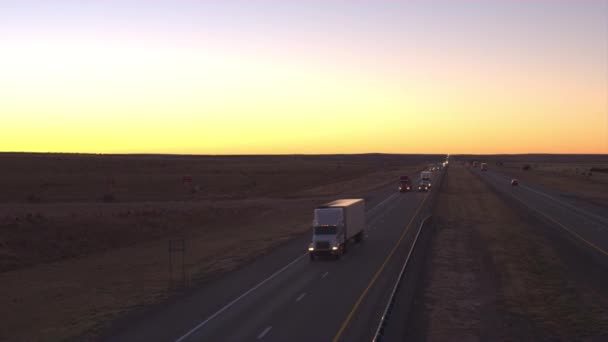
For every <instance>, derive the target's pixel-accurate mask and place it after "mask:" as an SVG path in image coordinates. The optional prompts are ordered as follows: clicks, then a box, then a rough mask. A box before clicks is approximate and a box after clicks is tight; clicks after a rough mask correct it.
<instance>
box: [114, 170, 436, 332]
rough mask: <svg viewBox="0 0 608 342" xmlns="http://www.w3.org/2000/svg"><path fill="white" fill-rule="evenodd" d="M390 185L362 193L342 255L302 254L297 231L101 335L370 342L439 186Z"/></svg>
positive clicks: (302, 244) (306, 240)
mask: <svg viewBox="0 0 608 342" xmlns="http://www.w3.org/2000/svg"><path fill="white" fill-rule="evenodd" d="M438 173H439V172H436V173H435V175H436V176H435V178H436V177H437V174H438ZM410 176H411V178H412V179H417V176H415V175H410ZM396 183H397V182H395V185H391V186H389V187H386V188H384V189H381V190H379V191H377V192H375V193H373V194H366V196H365V197H366V198H367V199H368V200H367V201H366V205H367V214H366V221H367V224H366V226H367V229H366V237H365V239H364V241H363V242H362V243H359V244H350V245H349V249H348V252H347V253H346V254H345V255H344V256H343V257H342V258H341V259H340V260H330V259H328V260H317V261H315V262H311V261H310V260H309V258H308V255H307V253H306V249H307V246H308V243H309V241H310V234H305V235H302V236H300V237H297V238H295V239H294V240H292V241H291V242H289V243H287V244H286V245H284V246H281V247H279V248H278V249H277V250H275V251H274V252H272V253H271V254H269V255H267V256H264V257H261V258H259V259H258V260H256V261H255V262H253V263H251V264H250V265H247V266H245V267H243V268H241V269H239V270H236V271H234V272H230V273H228V274H226V275H224V276H222V277H220V278H218V279H216V280H214V281H211V282H209V283H208V284H205V285H204V286H203V287H201V288H200V289H198V290H196V291H195V292H194V293H192V294H190V295H187V296H184V297H182V298H178V299H176V300H173V301H171V303H168V304H165V305H163V306H161V307H159V308H156V309H155V310H154V311H153V312H151V313H149V314H147V315H145V316H144V317H142V318H141V319H137V320H133V321H129V322H128V323H124V324H123V325H122V326H119V327H117V328H116V329H114V331H113V333H112V334H111V335H109V336H106V338H105V339H106V340H109V341H150V340H154V341H179V342H182V341H371V339H372V338H373V336H374V333H375V330H376V328H377V325H378V322H379V320H380V317H381V316H382V313H383V310H384V309H385V306H386V303H387V301H388V298H389V295H390V292H391V289H392V287H393V285H394V283H395V280H396V278H397V276H398V274H399V272H400V269H401V267H402V264H403V262H404V260H405V258H406V256H407V254H408V252H409V250H410V246H411V244H412V241H413V238H414V236H415V233H416V227H417V225H418V224H419V222H420V220H421V218H422V217H421V216H422V214H423V212H425V210H426V208H427V205H426V203H425V202H427V199H428V198H429V194H431V193H432V192H433V191H437V190H438V189H436V188H434V189H433V190H432V191H431V192H429V193H418V192H409V193H398V192H397V189H396V188H397V185H396ZM312 209H313V208H311V217H312ZM425 214H428V211H426V212H425Z"/></svg>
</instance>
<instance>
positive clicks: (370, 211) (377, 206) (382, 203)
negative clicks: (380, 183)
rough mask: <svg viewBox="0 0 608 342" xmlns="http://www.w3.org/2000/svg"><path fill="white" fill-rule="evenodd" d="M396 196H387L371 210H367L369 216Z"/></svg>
mask: <svg viewBox="0 0 608 342" xmlns="http://www.w3.org/2000/svg"><path fill="white" fill-rule="evenodd" d="M396 195H397V194H392V195H390V196H388V197H387V198H386V199H385V200H384V201H382V202H380V203H378V204H376V206H375V207H373V208H371V209H370V210H369V213H370V214H371V213H372V212H373V211H375V210H376V209H379V208H380V207H382V206H383V205H384V204H385V203H386V202H388V201H389V200H391V199H392V198H393V197H395V196H396Z"/></svg>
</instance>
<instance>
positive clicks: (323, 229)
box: [315, 226, 336, 235]
mask: <svg viewBox="0 0 608 342" xmlns="http://www.w3.org/2000/svg"><path fill="white" fill-rule="evenodd" d="M329 234H331V235H335V234H336V226H318V227H315V235H329Z"/></svg>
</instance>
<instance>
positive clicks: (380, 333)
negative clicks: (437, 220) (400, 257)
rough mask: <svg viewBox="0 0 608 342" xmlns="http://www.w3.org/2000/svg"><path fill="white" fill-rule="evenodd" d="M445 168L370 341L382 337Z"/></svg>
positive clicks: (428, 216) (375, 341) (436, 194)
mask: <svg viewBox="0 0 608 342" xmlns="http://www.w3.org/2000/svg"><path fill="white" fill-rule="evenodd" d="M446 170H447V167H445V168H444V169H443V170H441V174H440V178H439V182H438V183H439V184H438V186H437V187H436V188H435V189H436V190H435V191H434V192H433V193H431V194H430V196H432V197H431V201H429V202H428V206H427V208H426V210H428V211H427V214H426V216H425V217H424V219H422V221H421V222H420V225H419V227H418V231H417V232H416V236H415V237H414V242H413V243H412V247H411V248H410V250H409V252H408V254H407V257H406V258H405V261H404V263H403V266H402V267H401V271H400V272H399V276H398V277H397V280H396V281H395V285H394V286H393V290H392V291H391V295H390V297H389V300H388V303H387V304H386V307H385V308H384V312H383V313H382V316H381V318H380V322H379V323H378V327H377V328H376V332H375V333H374V337H373V339H372V342H381V341H382V340H383V338H384V330H385V328H386V326H387V324H388V320H389V318H390V316H391V313H392V310H393V307H394V306H395V302H396V298H397V293H398V292H399V287H400V286H401V282H402V281H403V278H404V275H405V271H406V269H407V266H408V264H409V262H410V259H411V256H412V254H413V253H414V249H415V248H416V243H417V242H418V237H419V236H420V233H421V232H422V229H423V228H424V225H425V224H426V223H427V222H428V221H429V219H431V217H432V211H433V207H434V205H435V200H436V198H437V196H438V195H439V191H440V189H441V185H442V184H443V180H444V176H445V172H446Z"/></svg>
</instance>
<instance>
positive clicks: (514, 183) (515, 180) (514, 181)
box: [511, 178, 519, 186]
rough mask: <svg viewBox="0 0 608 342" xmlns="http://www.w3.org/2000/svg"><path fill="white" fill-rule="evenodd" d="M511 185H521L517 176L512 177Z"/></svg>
mask: <svg viewBox="0 0 608 342" xmlns="http://www.w3.org/2000/svg"><path fill="white" fill-rule="evenodd" d="M511 185H512V186H518V185H519V181H518V180H517V179H515V178H513V179H511Z"/></svg>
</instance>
